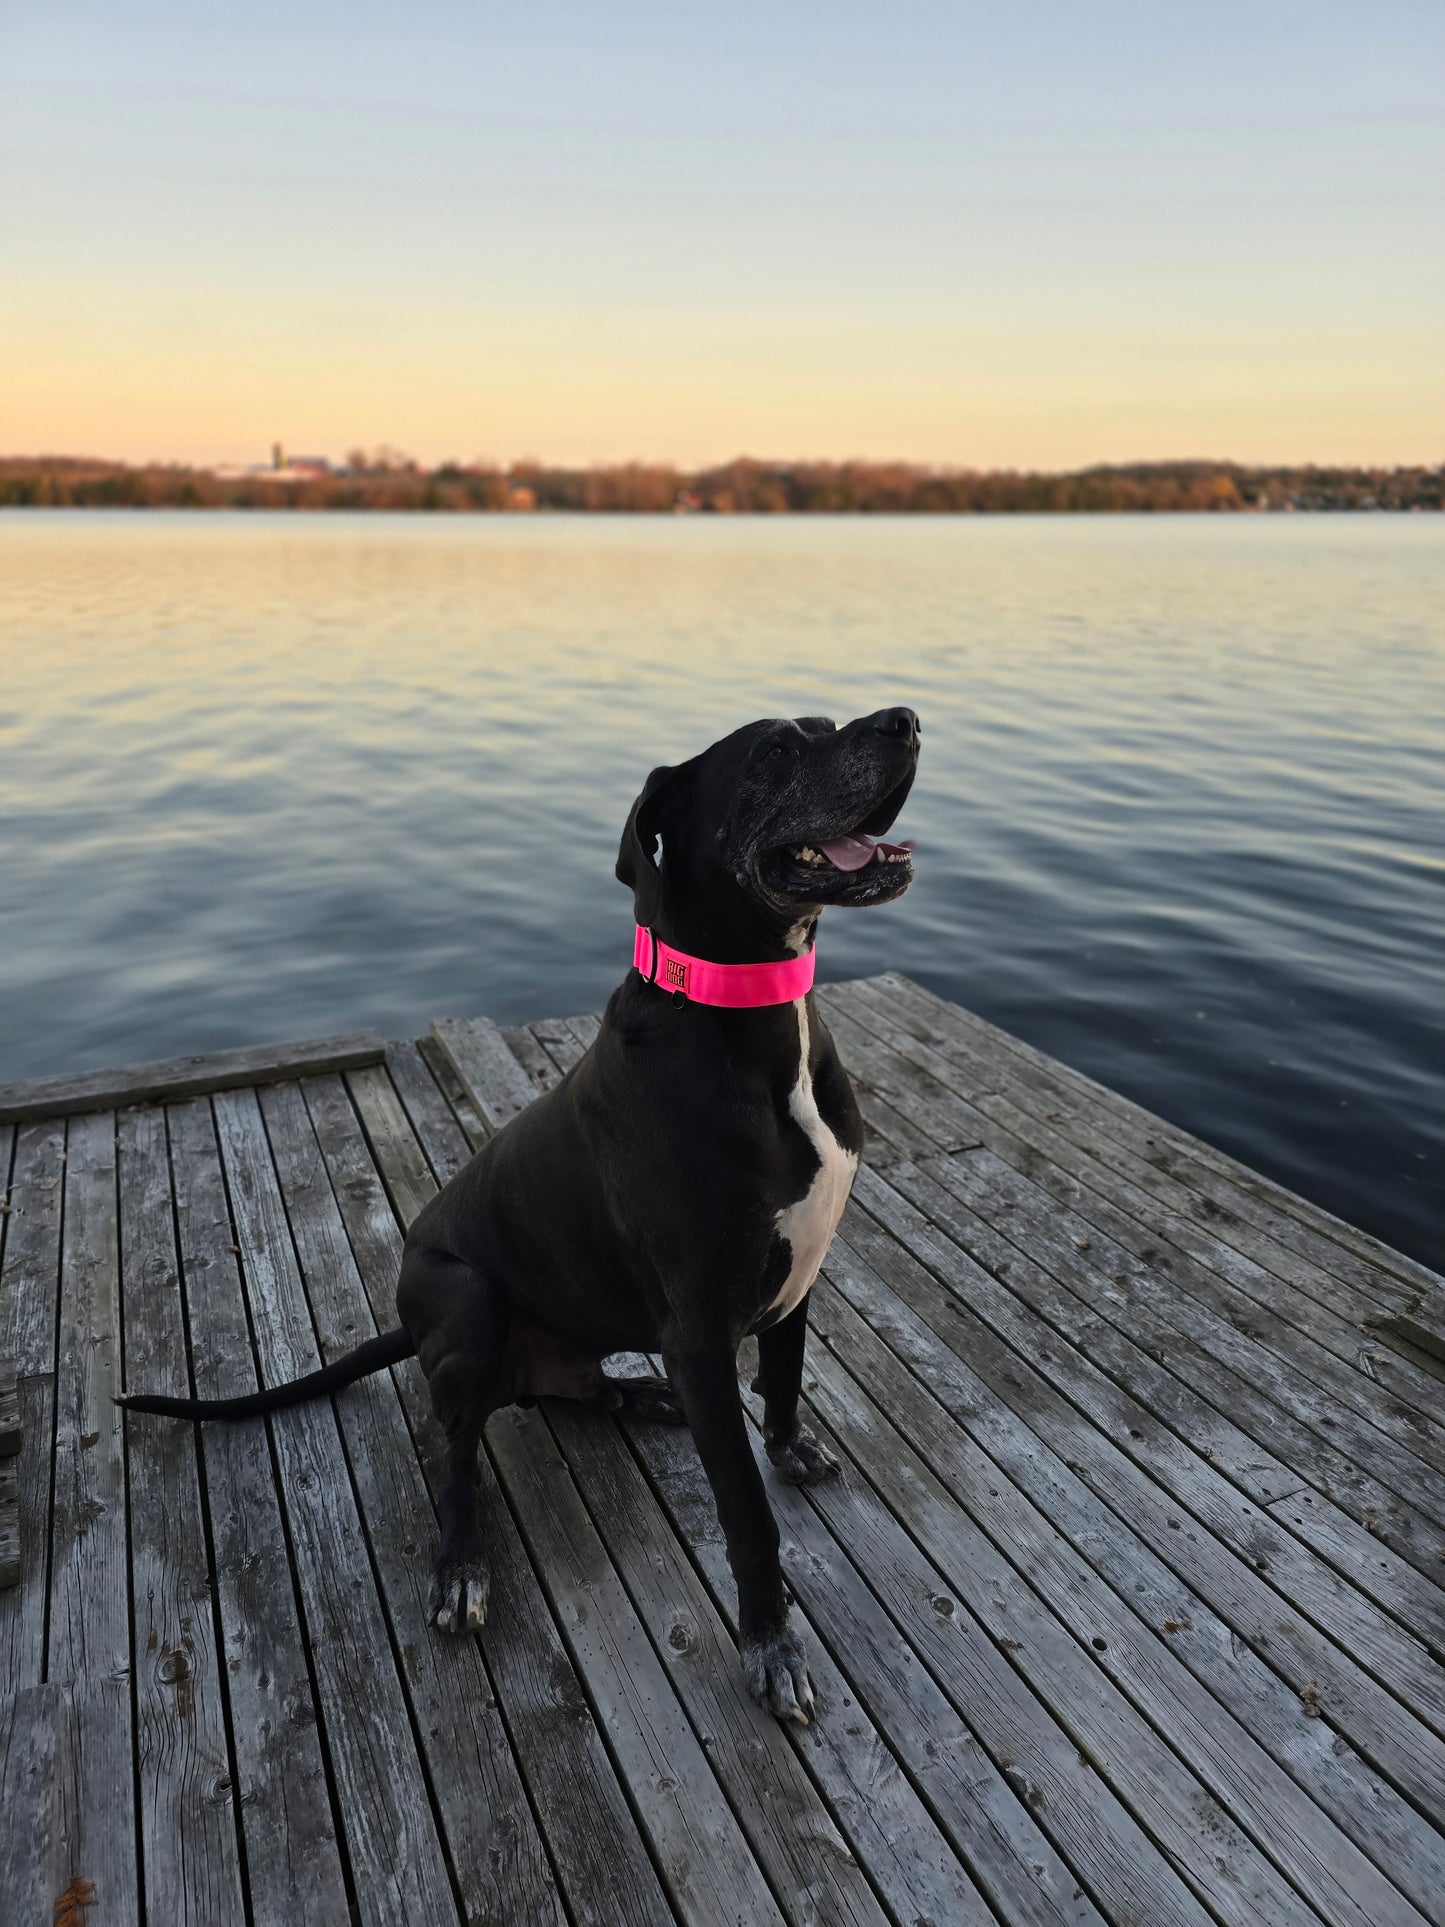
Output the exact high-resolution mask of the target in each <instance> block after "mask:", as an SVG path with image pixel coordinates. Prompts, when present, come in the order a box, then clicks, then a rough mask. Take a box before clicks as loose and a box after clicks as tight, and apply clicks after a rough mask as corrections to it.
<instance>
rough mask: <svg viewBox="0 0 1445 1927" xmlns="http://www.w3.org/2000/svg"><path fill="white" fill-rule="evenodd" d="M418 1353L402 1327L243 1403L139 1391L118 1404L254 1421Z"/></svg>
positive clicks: (132, 1408) (185, 1415)
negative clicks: (253, 1417) (258, 1414)
mask: <svg viewBox="0 0 1445 1927" xmlns="http://www.w3.org/2000/svg"><path fill="white" fill-rule="evenodd" d="M415 1351H416V1346H415V1344H414V1343H413V1342H412V1339H411V1336H410V1334H409V1333H408V1332H407V1331H406V1330H405V1329H404V1327H402V1326H400V1325H398V1326H397V1328H396V1330H395V1331H394V1332H383V1333H382V1334H381V1336H380V1337H379V1338H368V1339H367V1340H366V1342H365V1343H364V1344H361V1345H358V1346H357V1348H356V1350H355V1351H354V1352H348V1353H347V1354H346V1356H345V1358H337V1359H333V1360H332V1362H331V1364H329V1365H323V1366H322V1368H321V1370H320V1371H319V1372H308V1373H307V1374H306V1376H305V1377H304V1378H293V1379H292V1380H291V1381H290V1383H289V1384H286V1385H271V1386H268V1387H267V1388H266V1390H264V1391H260V1392H246V1393H244V1394H243V1395H242V1396H241V1397H240V1398H159V1397H152V1396H151V1395H150V1394H149V1393H145V1392H139V1393H136V1394H133V1395H131V1394H122V1395H121V1396H120V1397H119V1398H117V1399H116V1401H115V1403H116V1404H117V1405H119V1406H121V1407H122V1408H123V1409H124V1410H125V1411H127V1412H159V1413H160V1414H161V1416H162V1417H163V1418H250V1417H251V1415H252V1414H253V1413H254V1412H274V1411H276V1410H277V1409H278V1408H279V1407H280V1406H282V1405H299V1404H300V1403H301V1401H302V1400H303V1399H307V1398H319V1397H320V1396H321V1394H322V1393H323V1392H336V1391H340V1389H341V1387H342V1386H343V1385H350V1384H351V1382H352V1381H353V1379H358V1378H365V1377H366V1375H367V1373H368V1372H379V1371H380V1370H381V1369H382V1367H383V1366H384V1365H395V1364H398V1363H399V1362H400V1361H401V1360H402V1359H403V1358H411V1357H412V1356H413V1355H414V1353H415Z"/></svg>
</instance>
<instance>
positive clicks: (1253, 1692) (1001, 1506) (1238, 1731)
mask: <svg viewBox="0 0 1445 1927" xmlns="http://www.w3.org/2000/svg"><path fill="white" fill-rule="evenodd" d="M835 1250H836V1247H835ZM838 1255H839V1257H840V1258H841V1257H845V1256H846V1254H843V1253H839V1254H838ZM838 1269H839V1270H842V1269H844V1267H843V1266H842V1265H840V1266H839V1267H838ZM850 1273H851V1282H852V1283H853V1285H854V1287H855V1289H857V1290H858V1291H859V1295H860V1296H863V1297H864V1298H865V1302H867V1303H868V1305H869V1309H870V1310H871V1311H873V1312H874V1313H875V1315H876V1314H877V1313H879V1312H880V1311H881V1312H882V1314H883V1315H884V1316H886V1317H888V1318H889V1321H890V1330H889V1333H888V1337H889V1339H890V1340H891V1341H892V1345H891V1346H890V1345H885V1343H884V1339H883V1338H882V1337H881V1336H880V1335H879V1334H878V1333H877V1332H876V1331H874V1330H873V1328H872V1326H871V1324H870V1323H869V1322H867V1321H865V1319H864V1318H863V1317H862V1316H861V1315H860V1314H859V1313H858V1312H857V1311H855V1310H854V1309H853V1307H852V1306H851V1305H850V1304H847V1303H840V1302H839V1299H838V1297H837V1296H836V1295H835V1293H834V1292H833V1291H832V1290H831V1289H830V1288H828V1287H823V1289H822V1297H821V1300H820V1304H819V1307H818V1309H817V1311H816V1313H815V1318H816V1322H817V1325H818V1328H819V1330H820V1333H821V1334H822V1335H823V1336H824V1337H825V1339H826V1347H825V1349H824V1351H823V1352H822V1353H819V1352H816V1351H815V1354H814V1369H815V1371H816V1373H817V1376H818V1379H819V1392H818V1398H819V1400H820V1401H821V1402H822V1403H823V1407H824V1409H828V1401H829V1400H830V1399H831V1398H836V1397H838V1396H839V1393H840V1388H841V1397H842V1400H843V1405H844V1406H845V1407H846V1405H847V1404H848V1402H849V1400H850V1398H851V1396H852V1395H853V1393H854V1390H855V1388H861V1387H863V1386H866V1388H867V1393H868V1396H869V1397H870V1398H871V1399H872V1400H873V1402H874V1403H875V1404H876V1405H877V1406H878V1408H879V1410H880V1411H882V1412H883V1413H884V1414H885V1415H886V1417H887V1418H888V1419H889V1420H890V1421H891V1422H892V1423H893V1424H894V1425H896V1426H897V1427H898V1428H899V1430H900V1432H901V1433H902V1435H903V1436H904V1437H905V1438H907V1440H908V1442H909V1444H910V1445H911V1446H912V1447H913V1448H914V1449H915V1450H916V1451H917V1452H918V1453H919V1454H920V1456H921V1457H922V1458H923V1460H924V1462H925V1463H926V1464H927V1465H928V1467H929V1468H930V1470H931V1471H932V1472H933V1473H934V1474H935V1475H936V1476H937V1477H938V1478H939V1480H940V1481H941V1482H942V1484H943V1485H944V1486H945V1487H946V1488H947V1490H948V1491H949V1493H950V1494H951V1495H952V1497H953V1498H954V1499H956V1500H957V1501H958V1502H959V1503H960V1504H961V1505H962V1506H963V1508H964V1509H965V1511H966V1512H967V1513H968V1514H969V1516H970V1517H971V1518H972V1519H973V1520H974V1522H975V1523H976V1524H977V1525H978V1526H979V1527H980V1528H981V1529H982V1530H983V1531H984V1532H985V1533H986V1534H987V1535H988V1537H989V1538H990V1539H991V1540H992V1542H993V1544H994V1545H995V1547H996V1548H997V1549H998V1550H999V1551H1000V1552H1001V1553H1002V1554H1003V1555H1004V1557H1005V1558H1007V1559H1008V1560H1009V1562H1010V1564H1012V1565H1013V1566H1014V1567H1015V1568H1016V1570H1017V1571H1018V1573H1019V1575H1020V1578H1021V1579H1022V1580H1023V1581H1025V1582H1026V1583H1027V1584H1028V1585H1029V1586H1030V1587H1031V1588H1032V1589H1033V1590H1034V1591H1035V1592H1037V1593H1038V1594H1039V1595H1040V1596H1041V1597H1042V1598H1043V1599H1044V1600H1045V1601H1046V1602H1047V1604H1048V1605H1049V1606H1050V1607H1051V1608H1052V1610H1053V1611H1054V1613H1055V1614H1056V1616H1057V1617H1058V1618H1059V1620H1060V1621H1061V1622H1062V1623H1063V1624H1064V1625H1065V1626H1066V1627H1067V1628H1068V1629H1069V1630H1070V1631H1071V1632H1072V1633H1073V1635H1074V1638H1075V1640H1076V1641H1077V1642H1078V1643H1079V1644H1080V1645H1081V1646H1084V1645H1087V1647H1088V1649H1089V1651H1090V1653H1097V1654H1098V1655H1099V1657H1098V1660H1097V1662H1096V1663H1097V1664H1098V1665H1099V1666H1100V1667H1101V1668H1102V1669H1103V1670H1104V1671H1105V1672H1106V1673H1108V1674H1109V1676H1110V1677H1111V1679H1113V1680H1114V1681H1115V1683H1116V1684H1117V1685H1118V1686H1119V1687H1120V1688H1121V1690H1122V1691H1123V1692H1124V1693H1126V1694H1127V1695H1128V1697H1129V1699H1130V1700H1131V1701H1132V1702H1133V1704H1134V1705H1135V1706H1137V1707H1138V1708H1139V1710H1140V1711H1141V1712H1142V1713H1143V1714H1144V1715H1145V1717H1146V1718H1147V1719H1148V1720H1149V1721H1150V1723H1151V1725H1152V1726H1153V1727H1154V1728H1155V1730H1156V1731H1157V1732H1159V1733H1160V1734H1161V1735H1162V1736H1163V1738H1164V1739H1166V1740H1167V1741H1168V1742H1169V1743H1170V1744H1171V1745H1172V1746H1173V1747H1174V1750H1175V1751H1176V1752H1177V1753H1179V1754H1180V1755H1181V1756H1182V1757H1183V1758H1184V1759H1185V1760H1187V1761H1188V1762H1189V1764H1190V1766H1191V1768H1192V1770H1193V1771H1194V1772H1195V1773H1196V1774H1197V1775H1198V1776H1199V1777H1200V1778H1201V1779H1202V1780H1203V1781H1204V1783H1205V1784H1206V1785H1207V1786H1208V1787H1209V1788H1210V1790H1211V1792H1212V1793H1213V1794H1214V1796H1215V1797H1216V1798H1217V1799H1219V1800H1220V1801H1221V1803H1222V1804H1223V1805H1225V1806H1226V1807H1227V1808H1228V1809H1229V1811H1230V1812H1231V1813H1232V1814H1233V1815H1234V1818H1235V1819H1236V1821H1237V1822H1238V1823H1239V1824H1240V1826H1241V1827H1242V1829H1243V1830H1244V1831H1245V1832H1246V1833H1249V1834H1251V1835H1252V1836H1253V1837H1254V1839H1255V1840H1256V1842H1257V1843H1258V1844H1259V1845H1260V1846H1261V1847H1262V1848H1263V1849H1264V1851H1265V1852H1266V1853H1267V1854H1268V1855H1269V1856H1270V1858H1271V1859H1272V1860H1273V1861H1274V1862H1275V1863H1276V1864H1277V1865H1278V1866H1279V1867H1280V1868H1281V1869H1282V1870H1283V1872H1284V1873H1285V1874H1286V1875H1287V1876H1288V1877H1289V1878H1290V1880H1291V1881H1292V1882H1293V1883H1294V1884H1295V1885H1296V1886H1297V1887H1298V1888H1299V1889H1300V1891H1301V1892H1302V1893H1303V1894H1304V1895H1305V1896H1306V1897H1307V1898H1308V1899H1309V1900H1310V1901H1311V1902H1312V1903H1313V1904H1314V1905H1315V1906H1316V1907H1317V1908H1318V1909H1319V1910H1320V1912H1321V1913H1322V1914H1323V1915H1324V1916H1325V1918H1326V1919H1329V1920H1332V1921H1339V1922H1345V1921H1353V1922H1355V1923H1356V1927H1367V1924H1370V1927H1373V1924H1374V1923H1383V1922H1384V1921H1387V1920H1392V1919H1393V1920H1397V1921H1409V1922H1418V1920H1419V1919H1420V1916H1419V1914H1417V1912H1416V1910H1415V1908H1414V1907H1413V1906H1406V1905H1405V1904H1404V1902H1403V1901H1402V1899H1401V1895H1400V1893H1399V1892H1398V1891H1397V1890H1396V1888H1395V1887H1394V1886H1392V1885H1391V1884H1390V1881H1389V1880H1388V1879H1387V1878H1386V1877H1385V1875H1384V1873H1382V1872H1381V1871H1380V1869H1381V1867H1386V1866H1387V1867H1389V1868H1390V1872H1391V1874H1392V1876H1393V1877H1394V1878H1395V1879H1396V1880H1398V1879H1399V1872H1400V1869H1399V1855H1400V1853H1401V1851H1402V1850H1403V1851H1405V1852H1410V1853H1412V1854H1413V1856H1414V1871H1415V1874H1416V1878H1415V1879H1414V1881H1413V1886H1414V1888H1415V1890H1416V1891H1418V1892H1422V1893H1423V1894H1424V1895H1425V1896H1426V1897H1427V1905H1429V1906H1431V1907H1434V1906H1435V1904H1436V1903H1437V1902H1442V1901H1445V1885H1442V1881H1445V1856H1442V1852H1441V1849H1442V1847H1445V1841H1442V1840H1441V1839H1440V1836H1439V1835H1438V1834H1437V1833H1436V1831H1435V1829H1434V1828H1432V1827H1430V1826H1429V1824H1428V1823H1427V1822H1425V1821H1424V1820H1422V1819H1421V1818H1420V1816H1419V1815H1418V1814H1416V1813H1414V1812H1413V1811H1412V1810H1411V1809H1410V1808H1409V1807H1408V1806H1407V1805H1406V1803H1405V1802H1404V1801H1402V1800H1399V1799H1398V1798H1397V1797H1396V1796H1394V1795H1393V1793H1392V1790H1391V1789H1390V1788H1388V1787H1387V1786H1386V1785H1385V1784H1384V1783H1383V1782H1381V1781H1379V1780H1374V1781H1372V1779H1371V1776H1370V1775H1369V1774H1368V1773H1366V1772H1365V1771H1363V1769H1361V1768H1360V1763H1359V1762H1358V1761H1354V1762H1353V1764H1354V1765H1355V1767H1356V1768H1357V1769H1358V1770H1357V1771H1356V1773H1355V1774H1354V1775H1351V1776H1345V1775H1341V1774H1340V1773H1339V1772H1338V1771H1336V1770H1334V1761H1333V1758H1332V1756H1331V1753H1330V1749H1329V1747H1328V1745H1324V1746H1319V1745H1317V1744H1316V1745H1315V1747H1314V1755H1313V1758H1311V1756H1310V1748H1311V1743H1312V1742H1316V1741H1317V1739H1318V1738H1320V1737H1327V1736H1318V1735H1317V1733H1316V1731H1315V1730H1314V1729H1313V1727H1312V1723H1311V1722H1310V1720H1309V1717H1308V1715H1307V1714H1306V1712H1305V1710H1304V1708H1303V1706H1302V1705H1301V1702H1300V1700H1299V1697H1298V1696H1297V1695H1296V1694H1295V1693H1293V1692H1291V1691H1290V1689H1289V1688H1288V1687H1287V1686H1286V1685H1285V1683H1284V1682H1283V1681H1281V1680H1279V1679H1277V1678H1276V1677H1275V1676H1274V1675H1272V1674H1271V1673H1269V1672H1268V1671H1267V1670H1266V1669H1265V1667H1264V1666H1263V1665H1262V1664H1261V1663H1260V1662H1259V1661H1258V1659H1257V1658H1256V1657H1255V1655H1253V1654H1252V1653H1250V1652H1249V1651H1248V1650H1247V1649H1246V1650H1245V1651H1244V1652H1242V1653H1235V1652H1234V1651H1232V1650H1231V1642H1230V1639H1229V1629H1228V1627H1226V1626H1225V1625H1224V1624H1223V1623H1222V1622H1220V1621H1218V1620H1217V1619H1216V1618H1215V1616H1214V1614H1213V1612H1212V1609H1211V1608H1210V1607H1209V1605H1208V1603H1207V1601H1206V1600H1204V1599H1202V1598H1200V1597H1198V1596H1196V1595H1195V1594H1193V1593H1191V1592H1190V1591H1189V1590H1188V1589H1187V1588H1185V1587H1183V1586H1181V1584H1180V1582H1179V1581H1178V1579H1177V1578H1176V1577H1175V1576H1174V1575H1173V1574H1172V1573H1170V1572H1169V1571H1168V1569H1167V1568H1166V1567H1164V1565H1163V1564H1162V1562H1160V1561H1158V1560H1156V1559H1154V1558H1153V1557H1152V1555H1151V1554H1150V1553H1149V1551H1148V1550H1147V1548H1146V1547H1145V1546H1144V1545H1143V1544H1142V1543H1141V1542H1140V1541H1139V1540H1138V1539H1137V1538H1136V1537H1135V1536H1134V1535H1133V1534H1132V1533H1131V1532H1130V1531H1129V1530H1128V1529H1127V1528H1126V1527H1124V1526H1123V1525H1122V1523H1121V1522H1120V1521H1119V1520H1117V1519H1116V1518H1115V1517H1114V1515H1113V1514H1111V1513H1110V1512H1109V1510H1108V1508H1107V1507H1105V1506H1103V1505H1102V1504H1101V1503H1100V1502H1099V1501H1098V1500H1097V1499H1096V1498H1095V1497H1094V1495H1093V1494H1091V1493H1090V1492H1089V1491H1088V1489H1087V1488H1086V1487H1085V1486H1084V1485H1083V1484H1082V1482H1081V1481H1079V1480H1078V1479H1076V1478H1075V1477H1074V1476H1073V1475H1072V1474H1071V1473H1070V1472H1069V1471H1068V1469H1067V1468H1066V1467H1065V1466H1064V1465H1063V1463H1062V1461H1060V1460H1058V1459H1056V1458H1055V1457H1054V1455H1053V1454H1052V1453H1050V1452H1049V1451H1047V1450H1044V1449H1041V1447H1040V1441H1039V1439H1038V1437H1037V1436H1036V1435H1035V1434H1033V1433H1032V1432H1031V1431H1030V1430H1029V1428H1028V1427H1027V1426H1026V1425H1024V1424H1023V1423H1022V1422H1021V1421H1020V1420H1019V1419H1017V1417H1016V1416H1015V1415H1014V1414H1013V1413H1012V1411H1011V1410H1010V1409H1009V1408H1007V1407H1006V1406H1004V1405H1003V1404H1002V1401H996V1400H994V1399H993V1398H992V1397H991V1396H990V1393H989V1390H988V1388H987V1387H986V1385H985V1383H984V1381H982V1380H981V1379H980V1378H979V1377H977V1376H976V1375H975V1374H974V1373H973V1372H971V1371H969V1370H968V1369H967V1368H966V1367H965V1366H964V1365H963V1364H962V1362H961V1360H959V1359H956V1358H954V1357H953V1356H951V1355H950V1353H949V1350H948V1348H947V1347H946V1346H945V1345H944V1344H943V1343H942V1341H941V1340H940V1339H939V1338H938V1337H937V1336H936V1334H934V1333H932V1332H931V1331H929V1330H928V1329H927V1328H925V1327H924V1326H923V1323H922V1321H921V1320H920V1319H917V1318H915V1317H911V1315H910V1313H909V1312H908V1310H907V1308H906V1307H904V1306H903V1305H902V1304H901V1303H899V1302H897V1301H894V1304H893V1305H892V1306H890V1305H889V1304H888V1302H887V1301H888V1299H889V1297H890V1296H891V1294H889V1293H888V1292H887V1290H886V1287H884V1286H883V1284H882V1281H881V1279H877V1278H876V1276H875V1277H874V1278H873V1280H872V1283H873V1285H874V1286H875V1287H876V1289H874V1290H872V1291H869V1290H868V1284H869V1280H868V1279H867V1278H866V1277H865V1276H863V1275H862V1271H861V1268H859V1267H857V1266H856V1264H855V1265H854V1266H853V1267H851V1268H850ZM903 1345H906V1346H907V1348H908V1350H909V1352H910V1353H911V1354H912V1357H911V1359H910V1360H909V1361H908V1363H907V1364H905V1362H904V1360H903V1359H901V1358H900V1357H899V1356H898V1355H897V1350H896V1349H895V1348H896V1347H900V1346H903ZM968 1349H969V1351H970V1355H972V1345H971V1344H970V1345H969V1348H968ZM831 1357H836V1359H837V1361H838V1364H839V1366H840V1367H841V1368H842V1370H843V1371H844V1372H845V1373H846V1375H847V1376H846V1380H839V1379H838V1377H837V1373H836V1371H835V1370H834V1369H833V1367H832V1364H831V1362H830V1358H831ZM910 1367H911V1369H910ZM1060 1402H1062V1401H1060ZM830 1416H833V1417H835V1418H836V1416H837V1413H836V1412H831V1411H830ZM980 1434H982V1439H981V1438H980ZM989 1447H991V1448H992V1451H991V1452H990V1451H989V1450H988V1448H989ZM935 1556H938V1555H937V1553H936V1552H935ZM940 1563H942V1560H940ZM1165 1628H1170V1629H1171V1630H1169V1631H1165ZM1206 1687H1207V1688H1208V1689H1209V1690H1208V1691H1206V1690H1205V1689H1206ZM1211 1694H1213V1695H1214V1697H1211ZM1337 1744H1338V1742H1337ZM1301 1780H1306V1781H1307V1782H1308V1783H1307V1784H1305V1785H1300V1784H1297V1782H1298V1781H1301ZM1321 1796H1323V1797H1321ZM1335 1800H1338V1801H1339V1802H1340V1803H1341V1804H1342V1805H1343V1809H1344V1810H1343V1813H1342V1814H1341V1815H1340V1817H1339V1825H1338V1826H1337V1825H1336V1824H1335V1823H1334V1821H1333V1820H1332V1819H1331V1818H1330V1817H1328V1816H1329V1813H1330V1802H1332V1801H1335ZM1381 1807H1383V1808H1384V1810H1385V1812H1386V1815H1387V1817H1388V1819H1389V1820H1390V1821H1391V1822H1393V1824H1392V1825H1391V1826H1389V1827H1387V1828H1384V1829H1381V1828H1379V1827H1378V1826H1377V1825H1376V1824H1375V1817H1374V1816H1375V1813H1376V1810H1377V1809H1379V1808H1381ZM1356 1828H1358V1829H1359V1830H1360V1831H1362V1832H1364V1833H1365V1834H1366V1836H1367V1840H1368V1841H1369V1844H1370V1846H1371V1847H1372V1848H1373V1849H1374V1853H1373V1858H1374V1862H1375V1864H1373V1865H1372V1864H1371V1862H1370V1860H1368V1859H1366V1857H1365V1854H1364V1852H1362V1851H1360V1850H1359V1847H1357V1846H1355V1845H1352V1844H1351V1840H1353V1839H1355V1837H1356V1833H1355V1830H1356ZM1381 1833H1383V1836H1384V1837H1383V1838H1381V1837H1380V1835H1381ZM1347 1835H1348V1836H1349V1837H1348V1838H1347V1837H1346V1836H1347ZM1361 1844H1362V1845H1363V1844H1364V1843H1361Z"/></svg>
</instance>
